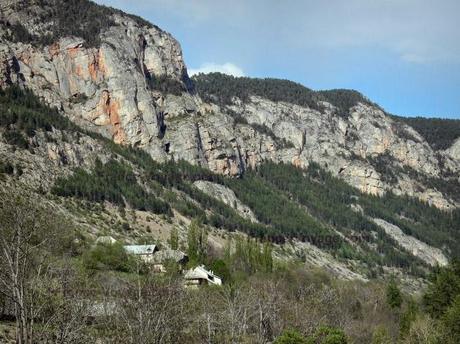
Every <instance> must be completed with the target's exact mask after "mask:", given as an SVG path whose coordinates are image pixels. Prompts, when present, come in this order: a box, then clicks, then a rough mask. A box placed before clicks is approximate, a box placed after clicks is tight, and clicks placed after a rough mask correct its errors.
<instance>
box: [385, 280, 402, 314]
mask: <svg viewBox="0 0 460 344" xmlns="http://www.w3.org/2000/svg"><path fill="white" fill-rule="evenodd" d="M387 303H388V305H389V306H390V307H391V308H392V309H395V308H401V305H402V294H401V291H400V290H399V287H398V285H397V284H396V281H395V279H394V278H392V279H391V280H390V283H388V286H387Z"/></svg>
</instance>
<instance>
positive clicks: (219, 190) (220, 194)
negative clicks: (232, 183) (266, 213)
mask: <svg viewBox="0 0 460 344" xmlns="http://www.w3.org/2000/svg"><path fill="white" fill-rule="evenodd" d="M193 185H195V186H196V187H197V188H198V189H200V190H201V191H203V192H204V193H205V194H207V195H208V196H211V197H214V198H216V199H218V200H220V201H222V202H224V203H225V204H227V205H229V206H230V207H232V208H233V209H234V210H235V211H236V212H237V213H238V214H240V215H241V216H242V217H244V218H245V219H248V220H249V221H252V222H257V218H256V216H255V215H254V213H253V212H252V210H251V209H250V208H249V207H248V206H247V205H244V204H243V203H242V202H241V201H240V200H239V199H238V198H237V197H236V195H235V193H234V192H233V190H231V189H229V188H227V187H226V186H224V185H220V184H216V183H211V182H208V181H205V180H197V181H196V182H194V183H193Z"/></svg>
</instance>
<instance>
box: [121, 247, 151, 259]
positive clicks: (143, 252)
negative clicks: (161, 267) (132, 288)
mask: <svg viewBox="0 0 460 344" xmlns="http://www.w3.org/2000/svg"><path fill="white" fill-rule="evenodd" d="M123 247H124V249H125V251H126V252H128V253H129V254H133V255H135V256H138V257H139V258H141V259H142V260H143V261H144V262H146V263H151V262H152V261H153V255H154V254H155V252H156V251H158V247H157V246H156V245H125V246H123Z"/></svg>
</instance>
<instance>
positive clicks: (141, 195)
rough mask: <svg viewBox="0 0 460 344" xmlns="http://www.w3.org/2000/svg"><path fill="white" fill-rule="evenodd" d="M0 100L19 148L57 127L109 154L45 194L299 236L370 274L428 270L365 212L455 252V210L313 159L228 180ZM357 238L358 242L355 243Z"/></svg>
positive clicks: (15, 96) (11, 97) (15, 99)
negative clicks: (378, 193)
mask: <svg viewBox="0 0 460 344" xmlns="http://www.w3.org/2000/svg"><path fill="white" fill-rule="evenodd" d="M0 106H1V107H2V109H3V111H2V112H1V115H0V123H1V124H2V128H3V137H4V139H5V140H6V141H7V142H8V143H9V144H11V145H13V146H16V147H17V148H18V149H28V150H30V151H33V150H34V147H33V146H30V147H29V145H30V142H32V141H33V140H32V141H31V140H30V139H31V138H33V136H34V135H35V133H36V131H37V130H43V131H45V132H46V131H47V130H52V128H57V129H61V130H65V131H69V132H70V131H71V132H77V133H80V135H91V136H92V137H93V138H95V139H97V140H99V141H100V142H101V143H102V144H103V145H104V146H105V147H106V149H107V150H109V151H110V152H112V154H113V157H114V158H112V160H110V161H108V162H105V163H102V162H100V161H96V164H95V165H94V166H93V168H92V170H91V171H87V170H82V169H76V170H75V171H74V174H73V175H72V176H70V177H65V178H64V177H61V178H59V179H58V180H57V181H56V183H55V186H54V187H53V189H52V190H51V191H52V193H54V194H56V195H59V196H63V197H76V198H81V199H85V200H88V201H91V202H104V201H109V202H111V203H113V204H115V205H118V206H121V207H125V206H126V207H132V208H135V209H139V210H146V211H151V212H153V213H163V214H166V215H167V216H172V213H171V209H175V210H177V211H178V212H179V213H181V214H183V215H184V216H187V217H191V218H198V219H200V222H202V223H203V224H205V225H208V226H211V227H213V228H217V229H225V230H227V231H230V232H234V231H240V232H243V233H247V234H248V235H250V236H252V237H255V238H258V239H259V240H268V241H270V242H273V243H279V244H282V243H285V242H288V241H290V240H292V239H298V240H300V241H306V242H310V243H312V244H313V245H316V246H318V247H320V248H322V249H324V250H326V251H329V252H331V253H332V254H333V255H334V256H335V257H337V259H340V260H343V261H347V260H350V259H351V260H356V261H359V262H360V264H364V265H365V266H366V270H367V271H368V273H370V272H371V271H373V272H372V273H376V272H377V271H378V267H380V266H382V265H387V266H394V267H398V268H403V269H405V270H406V271H408V272H411V273H413V274H415V275H420V274H424V271H425V272H426V267H425V264H424V263H422V262H421V261H420V260H419V259H418V258H416V257H414V256H412V255H411V254H409V253H408V252H406V251H405V250H404V249H402V248H401V247H399V245H398V243H396V242H394V241H393V239H391V238H390V237H389V236H387V235H386V234H385V233H384V232H383V231H382V230H381V229H380V228H379V227H377V226H376V225H375V224H374V223H373V222H372V221H371V220H370V218H381V219H384V220H386V221H387V222H390V223H392V224H395V225H397V226H399V227H400V228H401V229H402V230H403V231H404V232H405V233H406V234H408V235H411V236H414V237H416V238H418V239H420V240H421V241H424V242H426V243H428V244H430V245H433V246H435V247H439V248H442V249H443V250H444V251H445V253H446V254H448V255H449V256H452V257H453V256H457V255H458V249H457V248H458V246H459V242H460V237H459V233H460V229H459V224H460V220H459V219H460V217H459V214H460V212H459V210H453V211H452V212H451V213H445V212H443V211H440V210H438V209H436V208H434V207H430V206H428V205H427V204H424V203H422V202H420V201H418V200H416V199H413V198H407V197H401V196H395V195H393V194H391V193H388V194H387V195H386V196H384V197H383V198H379V197H375V196H370V195H367V194H363V193H361V192H360V191H358V190H357V189H354V188H352V187H351V186H349V185H348V184H346V183H345V182H343V181H341V180H339V179H337V178H335V177H333V176H332V175H331V174H330V173H328V172H326V171H324V170H323V169H321V168H320V167H319V166H318V165H317V164H315V163H313V162H312V163H311V164H310V166H309V167H308V169H306V170H302V169H299V168H296V167H293V166H292V165H282V164H281V165H277V164H274V163H268V162H267V163H265V164H263V165H262V166H260V167H259V168H258V169H256V170H254V171H251V170H249V171H247V172H246V173H245V174H244V175H243V176H242V177H241V178H236V179H235V178H228V177H223V176H221V175H217V174H214V173H212V172H210V171H209V170H207V169H204V168H201V167H198V166H192V165H190V164H188V163H186V162H183V161H178V162H174V161H170V162H167V163H162V164H160V163H157V162H155V161H154V160H153V159H152V158H151V157H150V156H149V155H148V153H146V152H144V151H142V150H139V149H134V148H131V147H124V146H120V145H116V144H114V143H113V142H112V141H110V140H108V139H104V138H102V137H101V136H99V135H97V134H93V133H89V132H86V131H84V130H82V129H80V128H79V127H77V126H76V125H74V124H72V123H71V122H69V121H68V120H67V119H66V118H64V117H62V116H61V115H60V114H59V113H58V112H57V111H56V110H53V109H50V108H48V107H46V106H44V105H42V104H41V103H40V101H39V100H37V98H36V97H35V96H34V95H33V94H32V93H31V92H28V91H22V90H20V89H18V88H10V89H7V90H5V91H1V93H0ZM11 133H14V134H13V135H11ZM11 136H14V137H16V139H15V140H11ZM3 169H4V171H5V172H6V173H11V170H12V168H11V167H8V166H6V167H4V168H3ZM13 169H14V167H13ZM197 180H207V181H212V182H214V183H219V184H222V185H225V186H227V187H228V188H230V189H231V190H233V191H234V192H235V194H236V196H237V197H238V198H239V199H240V200H241V201H242V202H243V203H244V204H246V205H248V206H249V207H250V208H251V210H252V211H253V212H254V214H255V215H256V217H257V219H258V220H259V222H257V223H256V222H251V221H249V220H247V219H244V218H243V217H241V216H240V215H239V214H238V213H237V212H236V211H235V209H233V208H232V207H231V206H229V205H226V204H224V203H223V202H221V201H220V200H217V199H214V198H212V197H210V196H208V195H207V194H205V193H203V192H202V191H200V190H198V189H197V188H196V187H194V185H193V182H194V181H197ZM352 205H353V206H352ZM356 209H361V212H359V211H356ZM338 233H341V235H343V236H344V237H341V236H340V235H338ZM356 236H358V237H359V236H362V237H364V238H365V240H358V242H353V238H355V237H356ZM344 238H351V239H346V240H344ZM350 240H351V241H350ZM355 241H356V240H355Z"/></svg>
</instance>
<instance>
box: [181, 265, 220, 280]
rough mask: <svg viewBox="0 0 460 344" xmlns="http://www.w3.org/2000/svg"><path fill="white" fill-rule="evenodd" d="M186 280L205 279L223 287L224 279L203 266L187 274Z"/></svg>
mask: <svg viewBox="0 0 460 344" xmlns="http://www.w3.org/2000/svg"><path fill="white" fill-rule="evenodd" d="M185 279H205V280H207V281H209V282H211V283H213V284H217V285H221V284H222V279H221V278H220V277H219V276H217V275H215V274H214V273H213V272H212V271H208V270H206V268H205V267H204V266H203V265H200V266H197V267H196V268H194V269H190V270H189V271H187V273H186V274H185Z"/></svg>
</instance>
